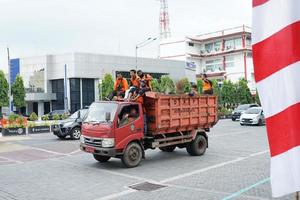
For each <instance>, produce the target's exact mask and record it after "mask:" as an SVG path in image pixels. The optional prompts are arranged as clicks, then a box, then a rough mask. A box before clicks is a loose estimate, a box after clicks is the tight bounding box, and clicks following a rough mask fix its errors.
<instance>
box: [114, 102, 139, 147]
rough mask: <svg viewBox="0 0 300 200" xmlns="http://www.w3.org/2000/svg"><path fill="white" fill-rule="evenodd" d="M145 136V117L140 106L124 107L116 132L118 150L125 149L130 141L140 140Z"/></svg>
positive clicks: (121, 110) (119, 116) (119, 114)
mask: <svg viewBox="0 0 300 200" xmlns="http://www.w3.org/2000/svg"><path fill="white" fill-rule="evenodd" d="M143 135H144V133H143V115H142V112H141V110H140V107H139V105H138V104H133V105H125V106H123V107H122V108H121V109H120V112H119V113H118V122H117V128H116V130H115V138H116V149H123V148H125V147H126V146H127V144H128V143H129V142H130V141H132V140H140V139H141V138H142V137H143Z"/></svg>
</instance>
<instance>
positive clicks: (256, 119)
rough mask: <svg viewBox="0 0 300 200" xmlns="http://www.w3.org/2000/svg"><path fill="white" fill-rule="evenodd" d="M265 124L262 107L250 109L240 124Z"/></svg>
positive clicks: (244, 114)
mask: <svg viewBox="0 0 300 200" xmlns="http://www.w3.org/2000/svg"><path fill="white" fill-rule="evenodd" d="M264 123H265V116H264V112H263V109H262V108H261V107H254V108H249V109H248V110H246V111H245V112H244V113H243V114H242V115H241V118H240V124H241V125H242V126H243V125H259V126H261V125H263V124H264Z"/></svg>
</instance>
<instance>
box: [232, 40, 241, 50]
mask: <svg viewBox="0 0 300 200" xmlns="http://www.w3.org/2000/svg"><path fill="white" fill-rule="evenodd" d="M234 48H236V49H240V48H242V38H236V39H234Z"/></svg>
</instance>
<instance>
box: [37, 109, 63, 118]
mask: <svg viewBox="0 0 300 200" xmlns="http://www.w3.org/2000/svg"><path fill="white" fill-rule="evenodd" d="M63 114H65V115H66V116H68V115H69V112H65V110H53V111H51V112H49V113H48V114H46V115H48V117H49V120H53V117H54V115H58V116H59V118H60V119H62V115H63ZM46 115H43V117H42V119H43V118H44V117H45V116H46Z"/></svg>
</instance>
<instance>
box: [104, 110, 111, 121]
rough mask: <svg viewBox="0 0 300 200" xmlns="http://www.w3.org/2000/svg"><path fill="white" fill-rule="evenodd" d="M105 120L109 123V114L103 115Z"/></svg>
mask: <svg viewBox="0 0 300 200" xmlns="http://www.w3.org/2000/svg"><path fill="white" fill-rule="evenodd" d="M105 120H106V121H107V122H108V121H110V112H107V113H105Z"/></svg>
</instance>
